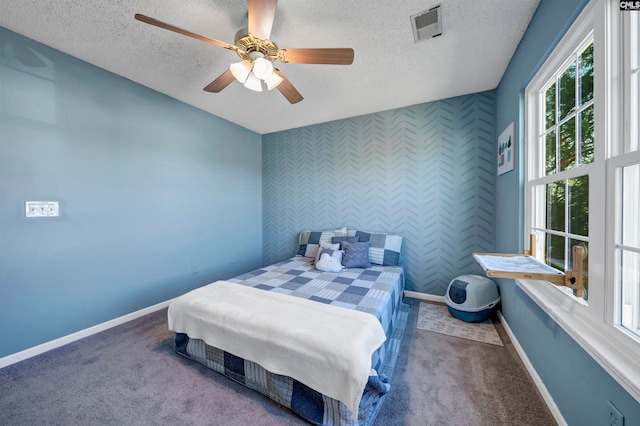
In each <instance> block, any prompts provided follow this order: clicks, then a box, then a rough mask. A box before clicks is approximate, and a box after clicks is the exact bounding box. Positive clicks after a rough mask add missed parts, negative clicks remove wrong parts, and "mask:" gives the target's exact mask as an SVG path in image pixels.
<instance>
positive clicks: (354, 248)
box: [342, 241, 371, 268]
mask: <svg viewBox="0 0 640 426" xmlns="http://www.w3.org/2000/svg"><path fill="white" fill-rule="evenodd" d="M370 246H371V243H369V242H368V241H367V242H364V243H350V242H348V241H343V242H342V249H343V250H344V256H343V257H342V265H343V266H344V267H345V268H370V267H371V264H370V263H369V247H370Z"/></svg>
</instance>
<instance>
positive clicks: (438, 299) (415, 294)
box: [404, 290, 444, 303]
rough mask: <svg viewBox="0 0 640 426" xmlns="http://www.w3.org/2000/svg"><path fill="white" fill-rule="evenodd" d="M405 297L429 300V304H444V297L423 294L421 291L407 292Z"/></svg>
mask: <svg viewBox="0 0 640 426" xmlns="http://www.w3.org/2000/svg"><path fill="white" fill-rule="evenodd" d="M404 295H405V296H407V297H413V298H414V299H420V300H427V301H429V302H439V303H444V296H436V295H435V294H428V293H421V292H419V291H407V290H405V292H404Z"/></svg>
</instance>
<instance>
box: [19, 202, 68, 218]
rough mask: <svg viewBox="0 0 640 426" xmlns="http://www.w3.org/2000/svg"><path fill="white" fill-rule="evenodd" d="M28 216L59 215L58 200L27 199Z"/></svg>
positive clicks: (26, 212) (26, 211) (26, 214)
mask: <svg viewBox="0 0 640 426" xmlns="http://www.w3.org/2000/svg"><path fill="white" fill-rule="evenodd" d="M24 208H25V216H26V217H58V216H60V206H59V204H58V202H57V201H25V202H24Z"/></svg>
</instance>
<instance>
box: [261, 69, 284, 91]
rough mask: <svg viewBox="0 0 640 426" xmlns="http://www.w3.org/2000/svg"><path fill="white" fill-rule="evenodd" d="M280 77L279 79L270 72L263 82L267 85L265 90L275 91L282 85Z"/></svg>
mask: <svg viewBox="0 0 640 426" xmlns="http://www.w3.org/2000/svg"><path fill="white" fill-rule="evenodd" d="M282 80H283V79H282V77H280V76H279V75H278V74H276V73H275V72H272V73H271V75H270V76H269V77H267V78H265V79H264V82H265V83H266V84H267V89H269V90H271V89H275V88H276V87H278V85H279V84H280V83H282Z"/></svg>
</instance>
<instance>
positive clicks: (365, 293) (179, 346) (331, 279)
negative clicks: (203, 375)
mask: <svg viewBox="0 0 640 426" xmlns="http://www.w3.org/2000/svg"><path fill="white" fill-rule="evenodd" d="M403 280H404V276H403V271H402V268H400V267H397V266H382V265H373V266H372V267H370V268H366V269H360V268H353V269H345V270H343V271H342V272H339V273H332V272H322V271H319V270H317V269H315V268H314V266H313V265H312V259H310V258H306V257H302V256H296V257H293V258H291V259H287V260H285V261H283V262H279V263H276V264H273V265H270V266H267V267H264V268H260V269H257V270H254V271H251V272H248V273H246V274H243V275H240V276H238V277H235V278H232V279H229V280H227V281H229V282H232V283H236V284H239V285H245V286H250V287H254V288H258V289H262V290H265V291H273V292H278V293H283V294H287V295H290V296H293V297H301V298H305V299H308V300H313V301H316V302H319V303H325V304H331V305H334V306H340V307H343V308H347V309H355V310H359V311H363V312H368V313H371V314H373V315H374V316H375V317H376V318H377V319H378V320H379V321H380V323H381V325H382V327H383V329H384V330H385V334H386V336H387V341H386V342H385V344H383V345H382V346H381V347H380V349H378V351H376V352H375V353H374V354H373V356H372V360H371V362H372V363H371V365H372V370H371V375H370V377H369V381H368V383H367V385H366V387H365V390H364V393H363V397H362V400H361V403H360V406H359V408H358V416H357V419H358V420H357V421H354V420H353V418H352V417H353V416H352V413H351V412H350V411H349V409H348V408H347V407H346V406H345V405H344V404H343V403H341V402H339V401H337V400H334V399H332V398H329V397H327V396H326V395H322V394H320V393H319V392H317V391H315V390H313V389H311V388H309V387H307V386H305V385H304V384H302V383H300V382H298V381H296V380H295V379H292V378H290V377H286V376H281V375H276V374H272V373H270V372H268V371H266V370H265V369H264V368H262V367H261V366H260V365H258V364H256V363H253V362H251V361H249V360H245V359H242V358H239V357H237V356H235V355H233V354H230V353H227V352H224V351H222V350H220V349H218V348H215V347H212V346H209V345H207V344H206V343H205V342H204V341H202V340H199V339H190V338H189V336H187V335H186V334H183V333H176V336H175V344H176V350H177V351H178V352H179V353H181V354H182V355H184V356H187V357H189V358H191V359H194V360H196V361H198V362H200V363H201V364H203V365H205V366H207V367H209V368H211V369H213V370H215V371H218V372H220V373H222V374H224V375H226V376H228V377H230V378H231V379H233V380H235V381H237V382H240V383H242V384H244V385H245V386H247V387H249V388H251V389H254V390H257V391H259V392H261V393H262V394H264V395H266V396H268V397H269V398H271V399H273V400H274V401H276V402H278V403H279V404H282V405H284V406H285V407H288V408H290V409H291V410H293V411H294V412H296V413H297V414H299V415H300V416H302V417H303V418H305V419H306V420H308V421H310V422H311V423H313V424H318V425H370V424H372V423H373V421H374V420H375V417H376V415H377V413H378V410H379V409H380V406H381V402H382V401H383V399H384V396H385V394H386V393H387V392H388V390H389V389H390V385H389V380H390V378H391V376H392V374H393V370H394V367H395V363H396V359H397V355H398V348H399V346H400V341H401V339H402V335H403V333H404V328H405V326H406V319H407V316H408V311H409V306H408V305H406V304H404V303H402V293H403V285H404V282H403Z"/></svg>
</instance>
